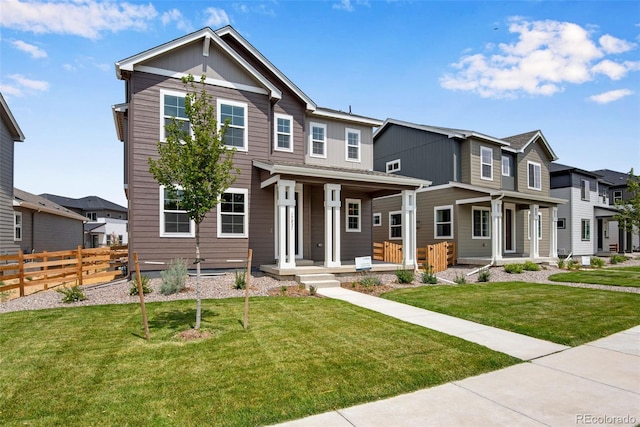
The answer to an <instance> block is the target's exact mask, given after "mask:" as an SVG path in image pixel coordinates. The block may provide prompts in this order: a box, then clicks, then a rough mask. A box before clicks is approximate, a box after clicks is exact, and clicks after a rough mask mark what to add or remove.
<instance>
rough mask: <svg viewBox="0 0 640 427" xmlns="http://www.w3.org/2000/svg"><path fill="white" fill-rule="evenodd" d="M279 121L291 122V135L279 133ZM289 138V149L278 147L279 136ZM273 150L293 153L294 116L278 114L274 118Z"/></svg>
mask: <svg viewBox="0 0 640 427" xmlns="http://www.w3.org/2000/svg"><path fill="white" fill-rule="evenodd" d="M278 119H283V120H289V133H286V132H278ZM280 134H282V135H288V136H289V148H282V147H279V146H278V135H280ZM273 135H274V138H273V149H274V151H285V152H287V153H293V116H290V115H288V114H280V113H276V114H274V116H273Z"/></svg>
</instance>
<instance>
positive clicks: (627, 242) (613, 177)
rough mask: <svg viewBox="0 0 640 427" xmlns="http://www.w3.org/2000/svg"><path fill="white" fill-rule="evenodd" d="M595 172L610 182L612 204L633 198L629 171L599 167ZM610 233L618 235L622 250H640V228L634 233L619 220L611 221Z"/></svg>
mask: <svg viewBox="0 0 640 427" xmlns="http://www.w3.org/2000/svg"><path fill="white" fill-rule="evenodd" d="M593 173H596V174H598V175H600V176H602V180H603V181H605V182H607V183H608V186H609V204H610V205H615V203H616V201H622V202H624V201H627V200H629V199H630V198H631V194H629V189H628V186H627V180H628V179H629V174H628V173H622V172H616V171H613V170H611V169H599V170H595V171H593ZM636 176H637V175H636ZM609 233H610V235H612V236H613V235H615V234H617V235H618V242H617V243H618V245H619V251H620V252H632V251H640V230H636V231H635V232H633V233H632V232H631V231H626V230H624V228H620V227H618V222H617V221H609Z"/></svg>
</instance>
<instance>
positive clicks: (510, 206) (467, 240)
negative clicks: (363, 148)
mask: <svg viewBox="0 0 640 427" xmlns="http://www.w3.org/2000/svg"><path fill="white" fill-rule="evenodd" d="M373 139H374V167H375V169H376V170H379V171H385V172H387V173H402V174H403V175H407V176H413V177H416V178H421V179H427V180H430V181H432V183H433V184H432V186H430V187H427V188H423V189H420V190H418V192H417V201H416V204H417V223H418V226H417V244H418V246H424V245H429V244H434V243H438V242H442V241H454V242H456V248H457V261H458V263H460V264H476V265H477V264H482V265H484V264H489V263H495V264H502V263H504V262H505V259H507V258H509V259H510V260H509V262H511V261H512V259H513V258H515V257H521V258H527V259H531V260H534V261H536V262H544V261H547V262H554V261H555V260H556V257H557V249H556V224H555V223H556V219H557V210H558V205H559V204H561V203H563V202H564V200H561V199H558V198H555V197H552V196H551V195H550V187H549V163H550V162H551V161H553V160H556V159H557V156H556V154H555V153H554V152H553V150H552V149H551V147H550V145H549V143H548V142H547V140H546V139H545V137H544V135H543V134H542V132H540V131H533V132H528V133H525V134H521V135H515V136H512V137H508V138H496V137H493V136H489V135H485V134H482V133H479V132H475V131H471V130H463V129H450V128H443V127H436V126H425V125H419V124H414V123H408V122H403V121H400V120H395V119H388V120H386V121H385V122H384V124H383V125H382V126H381V127H380V128H379V129H378V130H377V131H376V133H375V135H374V138H373ZM399 206H400V201H399V199H398V197H395V196H388V197H384V198H379V199H376V200H375V201H374V205H373V215H374V232H373V234H374V240H375V241H377V242H379V241H384V240H396V239H400V238H401V237H402V236H401V231H400V230H397V229H396V228H395V226H394V224H395V222H396V218H397V214H398V212H399V211H398V209H399Z"/></svg>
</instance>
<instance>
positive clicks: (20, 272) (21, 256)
mask: <svg viewBox="0 0 640 427" xmlns="http://www.w3.org/2000/svg"><path fill="white" fill-rule="evenodd" d="M18 275H19V276H20V296H21V297H23V296H24V252H22V249H20V250H19V251H18Z"/></svg>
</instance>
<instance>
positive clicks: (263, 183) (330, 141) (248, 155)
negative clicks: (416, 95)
mask: <svg viewBox="0 0 640 427" xmlns="http://www.w3.org/2000/svg"><path fill="white" fill-rule="evenodd" d="M115 65H116V76H117V78H118V79H120V80H123V81H124V83H125V89H126V99H125V102H124V103H122V104H118V105H114V106H113V113H114V120H115V125H116V132H117V134H118V138H119V139H120V140H121V141H122V142H124V152H125V160H124V164H125V176H124V185H125V194H126V195H127V198H128V203H129V251H130V253H133V252H136V253H137V254H138V256H139V258H140V260H141V263H140V265H141V268H142V269H157V268H158V266H157V263H161V262H168V261H170V260H171V259H173V258H184V259H189V260H190V261H189V264H190V265H192V262H193V258H194V255H195V253H194V252H195V238H194V232H195V226H194V224H193V222H192V221H190V220H189V219H188V217H187V214H186V212H185V211H184V210H182V209H181V206H180V199H179V195H178V199H172V198H170V197H169V196H170V193H169V192H167V191H165V188H163V187H161V186H159V185H158V183H157V182H156V181H155V180H154V178H153V177H152V175H151V174H150V173H149V166H148V158H149V157H156V156H157V143H158V141H162V140H163V139H164V126H165V124H166V123H167V121H168V120H170V119H171V118H172V117H175V118H177V119H179V120H185V119H186V116H185V111H184V97H185V94H186V89H185V86H184V85H183V83H182V82H181V80H180V78H181V77H183V76H187V75H188V74H192V75H194V76H195V77H196V80H199V77H200V76H201V75H203V74H205V75H206V76H207V78H206V90H207V92H208V93H209V94H210V95H212V96H213V102H214V103H215V107H216V114H217V119H218V123H223V122H225V121H227V120H228V121H229V129H228V132H227V135H226V140H225V142H226V144H227V145H228V146H229V147H235V148H236V149H237V152H236V154H235V157H234V163H235V165H236V166H237V167H238V168H240V171H241V172H240V174H239V176H238V177H237V180H236V181H235V183H234V184H233V185H232V186H231V188H229V189H227V191H226V192H225V194H224V195H223V196H222V197H221V201H220V204H219V205H218V206H217V208H216V209H215V210H213V211H212V212H211V213H210V214H209V215H208V216H207V217H206V219H205V220H204V222H203V223H202V226H201V229H200V230H201V237H200V249H201V258H203V259H204V260H203V261H202V267H203V268H230V267H237V266H238V265H243V263H244V261H243V260H246V258H247V253H248V249H249V248H251V249H252V250H253V265H254V266H255V265H264V266H267V265H274V264H275V268H276V269H277V270H278V271H279V272H280V273H283V272H291V271H293V270H294V269H295V268H296V266H300V265H302V264H307V263H308V262H310V261H314V262H316V263H322V265H324V266H325V267H340V266H341V265H342V262H343V261H345V260H350V261H351V263H353V259H354V257H358V256H367V255H371V254H372V239H371V218H372V215H371V213H372V211H371V204H372V200H373V198H374V197H378V196H382V195H387V194H393V193H400V192H402V194H403V198H404V200H405V203H404V205H403V207H402V215H403V218H404V220H403V225H402V229H403V233H404V235H405V236H406V239H407V240H406V245H407V247H412V246H413V247H415V241H411V240H410V238H411V236H412V235H413V234H414V233H415V203H414V200H415V190H416V189H417V188H419V187H420V186H424V185H428V182H426V181H424V180H420V179H415V178H407V177H402V176H396V175H393V174H387V173H381V172H373V171H371V170H372V169H373V140H372V134H373V128H374V127H377V126H380V125H381V124H382V122H381V121H379V120H376V119H372V118H367V117H363V116H358V115H355V114H351V113H350V112H342V111H335V110H330V109H325V108H320V107H318V106H317V105H316V104H315V103H314V102H313V101H312V100H311V99H310V98H309V97H308V96H307V95H306V94H305V93H304V92H302V90H300V88H298V87H297V86H296V85H295V84H294V83H293V82H291V81H290V80H289V79H288V78H287V77H286V76H285V75H284V74H282V72H281V71H280V70H278V69H277V68H276V67H275V66H274V65H273V64H272V63H271V62H269V60H268V59H267V58H265V57H264V56H263V55H262V54H261V53H260V52H259V51H257V50H256V49H255V47H253V46H252V45H251V44H250V43H249V42H248V41H247V40H245V39H244V38H243V37H242V36H240V35H239V34H238V32H237V31H236V30H235V29H233V28H232V27H230V26H227V27H224V28H221V29H219V30H216V31H213V30H212V29H210V28H203V29H201V30H199V31H196V32H194V33H191V34H188V35H186V36H184V37H181V38H178V39H175V40H173V41H170V42H168V43H165V44H163V45H160V46H157V47H153V48H151V49H149V50H146V51H144V52H142V53H139V54H136V55H134V56H131V57H129V58H126V59H123V60H121V61H119V62H117V63H116V64H115ZM413 254H415V251H407V252H406V256H405V261H406V262H407V264H408V265H413V263H414V260H413ZM148 263H154V264H148Z"/></svg>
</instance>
